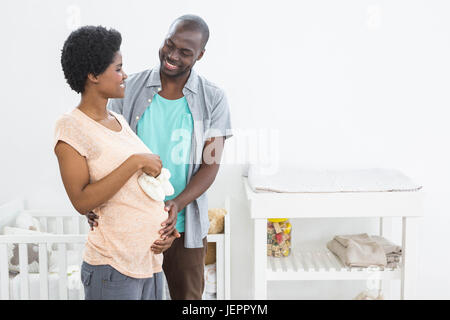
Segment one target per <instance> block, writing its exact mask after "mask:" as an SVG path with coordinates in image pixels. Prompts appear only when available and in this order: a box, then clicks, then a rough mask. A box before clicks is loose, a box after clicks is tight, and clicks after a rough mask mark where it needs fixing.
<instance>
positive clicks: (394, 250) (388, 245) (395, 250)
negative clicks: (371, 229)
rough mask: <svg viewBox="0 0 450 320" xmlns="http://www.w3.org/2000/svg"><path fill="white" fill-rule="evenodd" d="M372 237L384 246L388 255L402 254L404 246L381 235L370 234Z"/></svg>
mask: <svg viewBox="0 0 450 320" xmlns="http://www.w3.org/2000/svg"><path fill="white" fill-rule="evenodd" d="M370 237H371V238H372V239H373V240H375V241H376V242H377V243H378V244H380V245H381V246H382V247H383V250H384V252H385V253H386V255H399V256H401V255H402V247H400V246H398V245H396V244H394V243H392V242H391V241H389V240H388V239H386V238H383V237H381V236H370Z"/></svg>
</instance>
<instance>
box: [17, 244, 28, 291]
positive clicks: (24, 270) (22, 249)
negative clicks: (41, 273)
mask: <svg viewBox="0 0 450 320" xmlns="http://www.w3.org/2000/svg"><path fill="white" fill-rule="evenodd" d="M19 270H20V274H19V276H20V298H21V299H22V300H28V299H29V295H30V292H29V289H28V248H27V244H26V243H19Z"/></svg>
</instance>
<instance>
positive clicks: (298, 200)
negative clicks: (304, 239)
mask: <svg viewBox="0 0 450 320" xmlns="http://www.w3.org/2000/svg"><path fill="white" fill-rule="evenodd" d="M243 183H244V189H245V192H246V196H247V200H248V205H249V212H250V218H251V219H252V222H253V231H254V232H253V249H254V250H253V252H254V256H253V271H254V272H253V286H254V296H253V298H254V299H267V282H268V281H284V280H286V281H287V280H367V279H375V280H396V279H399V280H401V298H402V299H414V297H415V292H416V279H417V258H418V256H417V237H418V235H417V233H418V221H419V219H418V218H420V217H421V216H422V215H423V209H422V197H423V194H422V192H420V191H405V192H402V191H395V192H328V193H319V192H311V193H273V192H254V191H253V190H252V188H251V187H250V185H249V182H248V179H247V178H246V177H244V178H243ZM373 217H378V218H380V235H382V236H383V235H384V233H385V230H384V228H386V226H387V225H386V221H383V218H392V217H401V218H402V228H403V232H402V249H403V256H402V262H401V263H400V264H399V267H397V268H395V269H391V268H381V267H380V268H373V267H370V268H349V267H346V266H345V265H343V264H342V262H341V261H340V260H339V259H338V258H337V257H336V256H335V255H334V254H333V253H332V252H331V251H329V250H328V249H327V247H326V244H323V245H318V246H315V247H310V246H302V245H301V244H300V247H299V246H298V245H297V244H295V245H293V247H292V250H291V254H290V255H289V256H288V257H281V258H275V257H268V256H267V219H268V218H291V219H293V218H295V219H298V218H373ZM383 283H384V282H383Z"/></svg>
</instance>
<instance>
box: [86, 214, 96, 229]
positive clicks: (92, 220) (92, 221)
mask: <svg viewBox="0 0 450 320" xmlns="http://www.w3.org/2000/svg"><path fill="white" fill-rule="evenodd" d="M86 218H87V219H88V223H89V225H90V226H91V230H94V227H97V226H98V222H97V219H98V215H96V214H95V213H93V212H92V211H91V212H89V213H88V214H86Z"/></svg>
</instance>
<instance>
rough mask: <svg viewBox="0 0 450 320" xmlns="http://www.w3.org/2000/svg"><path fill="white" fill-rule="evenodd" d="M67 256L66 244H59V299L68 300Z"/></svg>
mask: <svg viewBox="0 0 450 320" xmlns="http://www.w3.org/2000/svg"><path fill="white" fill-rule="evenodd" d="M66 258H67V254H66V244H65V243H58V269H59V270H58V274H59V299H60V300H67V298H68V297H67V260H66Z"/></svg>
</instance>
